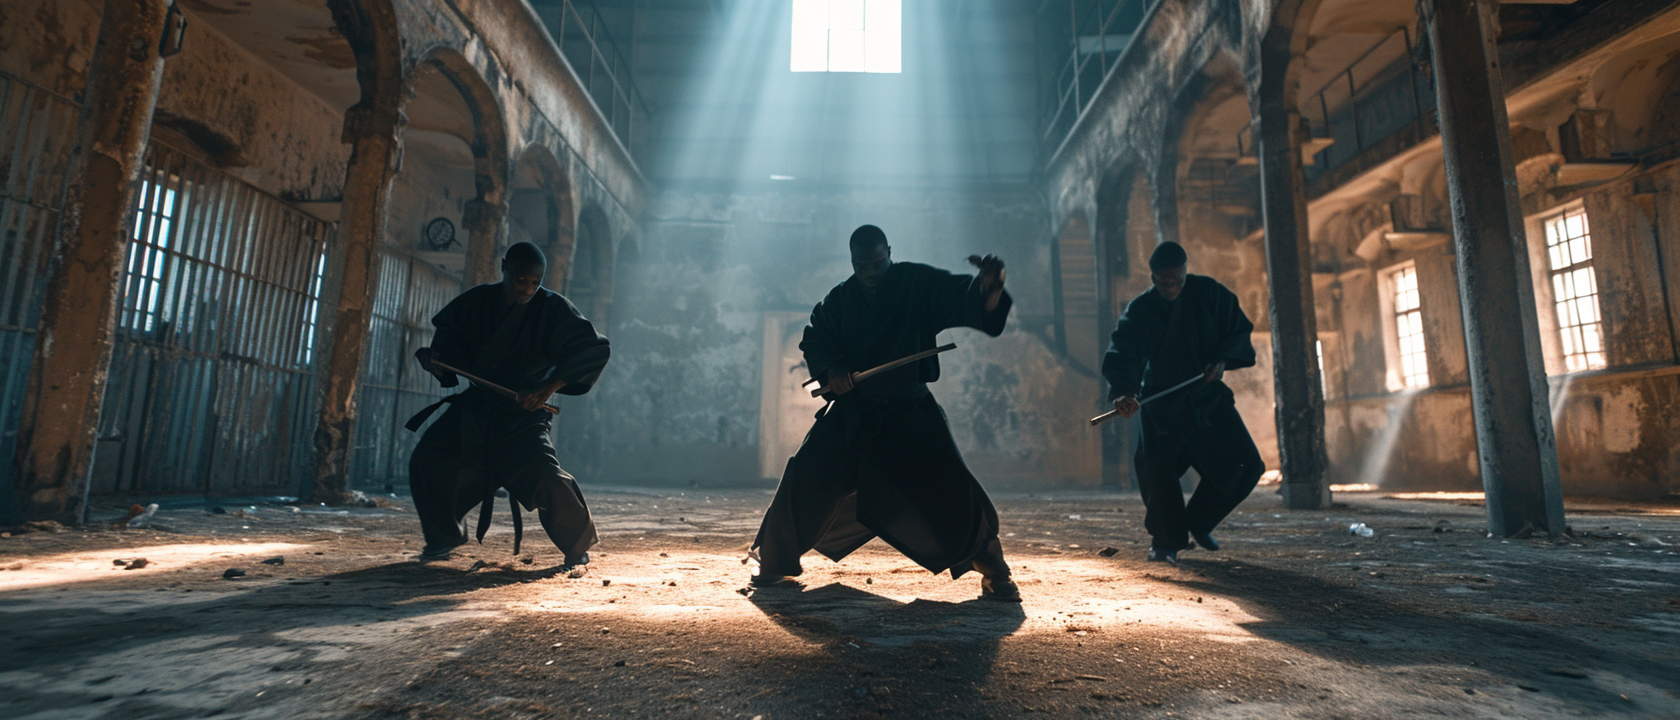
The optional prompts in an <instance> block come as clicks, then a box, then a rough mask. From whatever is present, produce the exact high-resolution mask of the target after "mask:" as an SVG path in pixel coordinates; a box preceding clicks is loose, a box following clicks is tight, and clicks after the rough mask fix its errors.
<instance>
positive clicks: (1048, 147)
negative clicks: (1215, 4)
mask: <svg viewBox="0 0 1680 720" xmlns="http://www.w3.org/2000/svg"><path fill="white" fill-rule="evenodd" d="M1157 2H1159V0H1068V20H1069V28H1070V30H1071V31H1072V35H1071V36H1070V40H1069V42H1068V48H1067V52H1068V59H1067V60H1066V61H1065V62H1063V63H1062V64H1061V69H1060V70H1058V71H1057V74H1056V85H1055V97H1054V98H1052V99H1051V101H1050V105H1049V108H1048V109H1047V110H1046V112H1045V119H1044V132H1043V134H1042V135H1041V136H1040V138H1039V140H1040V142H1041V143H1043V145H1044V153H1045V156H1046V157H1048V156H1049V155H1051V154H1053V153H1054V152H1055V151H1056V148H1057V147H1058V146H1060V145H1061V143H1062V141H1063V140H1064V139H1065V138H1066V137H1067V135H1068V133H1069V132H1071V131H1072V130H1073V125H1074V123H1075V122H1077V121H1078V120H1079V115H1080V114H1081V113H1083V112H1085V108H1087V107H1090V105H1091V100H1092V99H1093V98H1094V97H1095V96H1096V93H1097V88H1099V87H1101V86H1102V83H1103V80H1105V79H1107V78H1108V75H1109V73H1111V72H1113V70H1114V68H1115V67H1116V66H1117V65H1118V64H1119V59H1120V55H1121V53H1123V52H1125V50H1126V48H1127V47H1128V46H1130V45H1131V43H1132V39H1133V38H1134V37H1136V35H1137V31H1138V27H1139V26H1140V25H1142V24H1143V18H1144V16H1145V15H1147V14H1148V12H1149V9H1150V8H1151V7H1153V6H1154V5H1155V3H1157Z"/></svg>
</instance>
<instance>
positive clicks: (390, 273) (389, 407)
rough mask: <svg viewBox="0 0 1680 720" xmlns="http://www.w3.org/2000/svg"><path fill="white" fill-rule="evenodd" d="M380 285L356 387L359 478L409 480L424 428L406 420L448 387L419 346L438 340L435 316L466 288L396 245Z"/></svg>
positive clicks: (383, 254) (355, 470) (383, 264)
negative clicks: (424, 365) (423, 364)
mask: <svg viewBox="0 0 1680 720" xmlns="http://www.w3.org/2000/svg"><path fill="white" fill-rule="evenodd" d="M378 283H379V291H378V294H377V295H376V296H375V300H374V305H373V313H372V321H371V323H370V324H369V327H368V339H367V350H366V353H365V354H364V355H363V359H362V379H361V382H360V383H358V384H357V387H356V430H355V433H356V434H355V443H356V448H355V452H354V453H353V454H352V456H351V473H350V477H351V478H352V482H354V483H368V484H372V485H382V484H385V483H404V482H407V480H406V478H407V477H408V464H407V463H408V456H409V453H410V452H411V451H413V449H414V443H415V442H417V441H418V440H419V439H420V436H419V435H418V434H416V433H411V432H409V431H407V430H406V429H404V428H403V425H404V424H405V423H407V422H408V418H409V417H411V416H413V415H414V413H416V412H418V411H419V410H420V408H423V407H425V406H427V405H430V404H432V403H434V402H436V401H437V399H438V397H439V396H440V395H441V394H442V393H441V392H440V391H439V388H438V384H437V380H435V379H433V378H432V376H431V374H429V373H427V372H425V371H424V370H421V369H420V364H419V363H418V362H416V361H415V360H414V351H415V350H416V349H418V348H420V347H423V346H425V345H427V344H429V343H431V341H432V331H433V328H432V322H431V321H432V316H433V315H435V314H437V311H439V310H441V309H443V306H444V305H447V304H448V303H449V301H450V300H452V299H454V297H455V296H456V295H457V294H459V293H460V292H461V278H460V276H458V275H455V274H453V273H451V272H449V271H448V270H444V269H443V268H440V267H438V266H436V265H433V264H432V263H429V262H426V261H425V260H422V259H421V258H419V257H416V256H414V255H410V254H408V253H407V252H405V251H403V250H401V249H398V248H394V247H388V246H387V247H384V248H381V250H380V265H379V275H378Z"/></svg>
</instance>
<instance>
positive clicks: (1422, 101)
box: [1237, 27, 1435, 182]
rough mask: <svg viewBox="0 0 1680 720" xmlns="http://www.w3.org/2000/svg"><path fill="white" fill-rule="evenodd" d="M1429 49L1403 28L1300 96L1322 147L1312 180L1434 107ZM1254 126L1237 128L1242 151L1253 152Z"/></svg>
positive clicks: (1309, 172) (1314, 136)
mask: <svg viewBox="0 0 1680 720" xmlns="http://www.w3.org/2000/svg"><path fill="white" fill-rule="evenodd" d="M1428 55H1429V54H1428V48H1427V47H1426V46H1420V45H1417V44H1414V43H1413V42H1412V30H1411V28H1407V27H1402V28H1400V29H1399V30H1396V31H1394V32H1393V33H1390V34H1389V35H1387V36H1385V37H1384V38H1383V39H1381V40H1378V41H1377V43H1376V44H1375V45H1372V46H1371V47H1370V49H1368V50H1366V51H1365V52H1364V53H1363V54H1361V55H1360V56H1359V57H1358V58H1357V59H1355V60H1354V61H1353V62H1351V63H1349V64H1348V66H1347V67H1346V68H1345V69H1343V70H1342V71H1341V72H1338V73H1336V75H1335V76H1334V77H1333V78H1331V79H1330V81H1329V82H1327V83H1325V85H1324V87H1322V88H1320V89H1319V90H1318V92H1315V93H1313V94H1311V95H1307V96H1305V97H1304V98H1302V99H1301V116H1302V117H1304V118H1306V120H1307V122H1308V125H1309V127H1310V129H1311V135H1312V139H1311V140H1310V141H1309V142H1312V143H1313V144H1314V145H1315V146H1317V147H1318V149H1317V150H1316V151H1315V152H1314V153H1313V155H1312V161H1311V162H1310V163H1308V165H1307V167H1306V179H1307V181H1308V182H1311V181H1312V180H1314V179H1317V178H1319V177H1321V176H1323V175H1324V174H1325V173H1327V172H1330V171H1331V170H1334V169H1336V168H1337V167H1340V166H1341V165H1343V164H1344V163H1346V162H1347V161H1349V160H1352V159H1353V158H1354V156H1356V155H1358V154H1359V153H1360V152H1361V151H1364V150H1366V149H1368V148H1370V147H1372V146H1374V145H1376V144H1377V143H1380V142H1382V141H1383V140H1385V139H1387V138H1388V137H1389V136H1390V135H1393V134H1394V133H1395V132H1397V131H1399V130H1401V129H1402V128H1405V127H1406V126H1407V125H1410V124H1411V123H1412V122H1413V121H1415V120H1417V119H1418V118H1421V117H1424V116H1426V115H1428V114H1429V113H1431V112H1434V111H1435V77H1434V74H1433V73H1432V72H1431V69H1430V65H1429V56H1428ZM1253 130H1254V129H1253V127H1252V126H1245V127H1243V128H1242V129H1241V130H1240V131H1238V133H1237V147H1238V149H1239V151H1240V152H1241V153H1242V154H1243V155H1252V154H1253V153H1254V138H1253Z"/></svg>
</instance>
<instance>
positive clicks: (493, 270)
mask: <svg viewBox="0 0 1680 720" xmlns="http://www.w3.org/2000/svg"><path fill="white" fill-rule="evenodd" d="M506 219H507V203H504V202H497V201H493V200H487V199H485V198H484V197H483V196H479V197H478V198H475V199H473V200H469V201H467V207H466V213H465V216H464V217H462V218H461V224H462V225H463V226H465V227H466V230H467V258H466V266H467V267H466V273H465V275H466V277H465V280H466V283H467V286H468V287H472V286H474V285H483V284H485V283H493V282H500V281H501V279H502V274H501V256H500V255H499V254H498V253H497V250H498V249H499V248H500V247H501V246H502V233H503V232H505V231H506V229H507V227H506V225H507V223H505V222H503V221H504V220H506Z"/></svg>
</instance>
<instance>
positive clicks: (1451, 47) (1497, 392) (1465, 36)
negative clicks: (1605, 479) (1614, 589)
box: [1420, 0, 1564, 537]
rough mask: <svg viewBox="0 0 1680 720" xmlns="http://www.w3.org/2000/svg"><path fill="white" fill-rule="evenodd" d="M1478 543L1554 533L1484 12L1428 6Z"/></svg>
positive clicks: (1540, 379) (1507, 156)
mask: <svg viewBox="0 0 1680 720" xmlns="http://www.w3.org/2000/svg"><path fill="white" fill-rule="evenodd" d="M1420 7H1421V8H1422V10H1423V11H1424V13H1425V15H1426V18H1425V20H1426V22H1427V24H1428V25H1429V40H1430V47H1431V48H1432V52H1433V56H1434V67H1435V82H1436V93H1437V97H1438V99H1439V108H1440V118H1441V144H1442V149H1443V152H1444V154H1445V160H1446V171H1447V190H1448V191H1449V193H1450V195H1451V198H1452V219H1453V244H1454V246H1455V248H1456V250H1457V253H1458V284H1459V295H1460V298H1461V299H1462V302H1461V306H1462V308H1463V311H1464V335H1465V344H1466V349H1467V354H1468V356H1469V361H1470V398H1471V407H1472V408H1473V409H1474V411H1475V421H1476V445H1477V450H1478V454H1479V455H1480V458H1481V470H1482V487H1483V489H1484V490H1486V492H1487V512H1488V532H1490V533H1492V534H1494V535H1497V536H1501V537H1509V536H1512V535H1516V534H1520V533H1524V532H1531V531H1538V532H1544V533H1547V534H1551V535H1557V534H1559V533H1562V532H1563V531H1564V519H1563V493H1562V489H1561V485H1560V483H1559V481H1558V461H1557V446H1556V444H1555V442H1554V440H1553V437H1552V416H1551V411H1550V408H1549V407H1548V402H1547V397H1548V396H1547V388H1546V370H1545V364H1544V362H1543V361H1542V355H1541V350H1540V323H1539V319H1538V318H1537V317H1536V315H1535V305H1534V287H1533V286H1532V285H1531V284H1530V276H1529V266H1528V249H1527V242H1528V240H1527V236H1526V233H1525V231H1524V228H1523V219H1522V212H1521V207H1522V206H1521V205H1520V204H1518V193H1517V179H1516V176H1515V173H1514V172H1513V170H1512V162H1511V137H1510V119H1509V118H1508V117H1507V116H1506V114H1505V90H1504V88H1505V86H1504V81H1503V79H1502V78H1501V76H1500V69H1499V53H1498V49H1497V47H1496V46H1495V44H1494V43H1495V39H1496V37H1497V36H1498V33H1499V21H1498V16H1497V15H1496V13H1497V12H1498V5H1497V4H1496V3H1495V2H1493V1H1492V0H1428V1H1427V2H1425V3H1423V4H1422V5H1421V6H1420Z"/></svg>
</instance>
